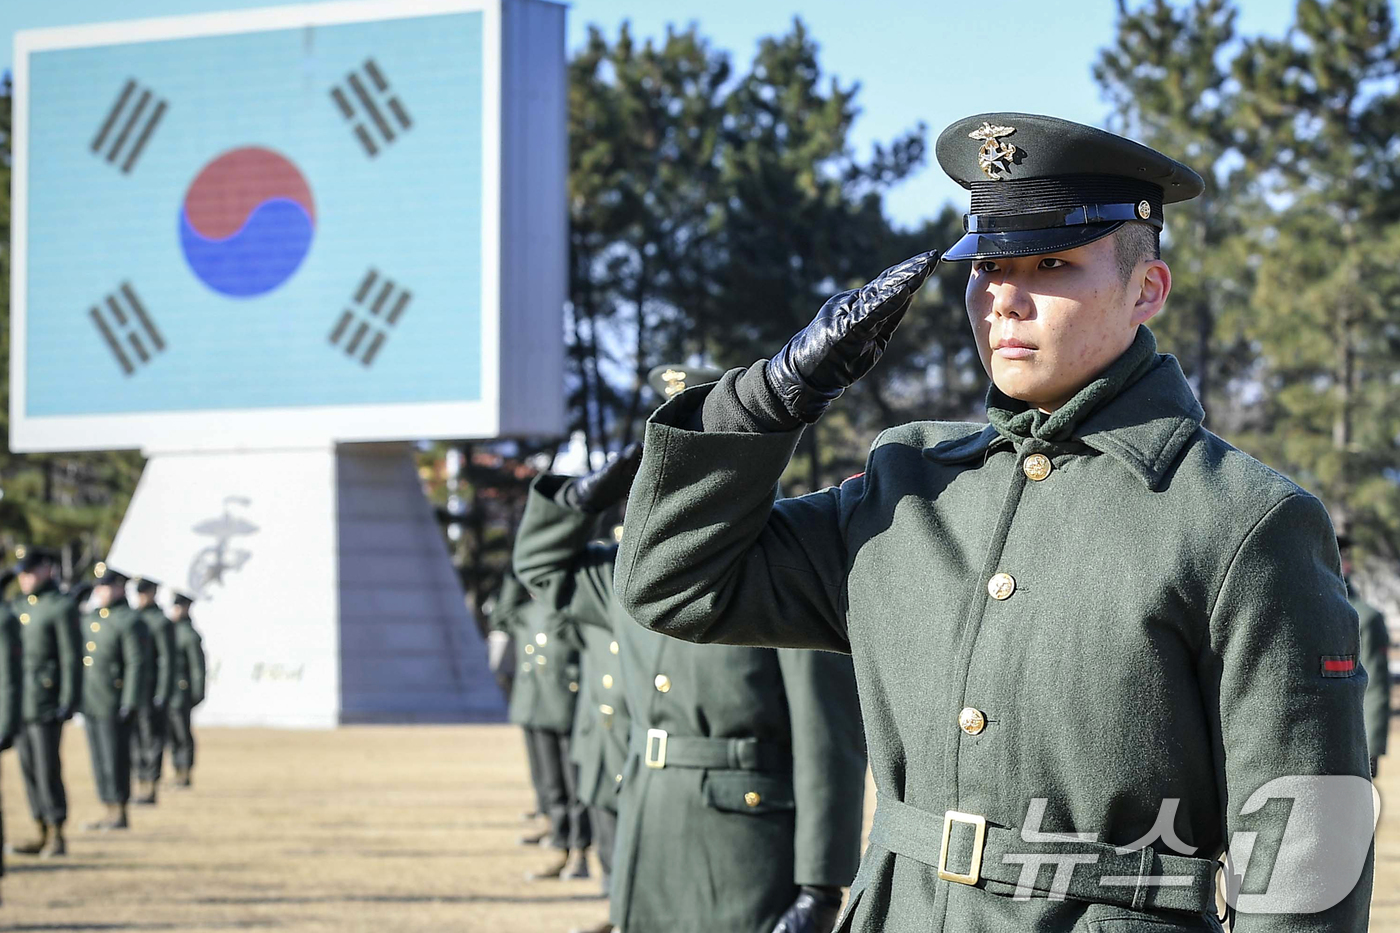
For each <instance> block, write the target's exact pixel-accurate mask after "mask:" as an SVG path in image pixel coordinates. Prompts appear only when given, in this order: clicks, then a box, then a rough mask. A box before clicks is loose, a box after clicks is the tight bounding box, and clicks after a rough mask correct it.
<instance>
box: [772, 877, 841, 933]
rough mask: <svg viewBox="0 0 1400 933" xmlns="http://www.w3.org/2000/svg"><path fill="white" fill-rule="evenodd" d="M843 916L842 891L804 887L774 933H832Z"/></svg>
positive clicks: (774, 929)
mask: <svg viewBox="0 0 1400 933" xmlns="http://www.w3.org/2000/svg"><path fill="white" fill-rule="evenodd" d="M840 915H841V889H840V888H818V887H811V886H809V885H803V886H802V890H801V891H800V892H799V893H798V895H797V900H795V901H793V902H792V906H791V907H789V908H788V909H787V912H786V913H784V914H783V915H782V916H781V917H779V918H778V925H777V926H775V927H774V928H773V933H831V931H832V930H834V929H836V921H837V919H838V918H839V917H840Z"/></svg>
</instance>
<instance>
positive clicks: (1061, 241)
mask: <svg viewBox="0 0 1400 933" xmlns="http://www.w3.org/2000/svg"><path fill="white" fill-rule="evenodd" d="M936 149H937V154H938V164H939V165H941V166H942V167H943V171H945V172H947V173H948V176H949V177H950V178H952V179H953V180H954V181H956V182H957V183H958V184H959V185H962V186H963V187H964V188H966V189H967V190H968V191H969V192H970V193H971V196H972V198H971V202H972V203H971V209H970V210H969V211H968V213H967V214H966V215H965V216H964V218H963V227H964V229H965V231H966V234H965V235H964V236H963V238H962V239H960V240H958V242H957V243H956V244H954V245H953V247H952V248H951V249H949V250H948V251H947V252H945V253H944V254H943V258H944V259H951V260H960V259H996V258H1002V257H1011V256H1035V255H1039V254H1041V253H1051V252H1057V251H1060V250H1066V249H1074V248H1076V247H1079V246H1084V245H1087V244H1089V243H1092V242H1094V241H1095V240H1098V239H1101V238H1103V237H1105V236H1108V235H1109V234H1110V233H1112V232H1113V231H1115V230H1117V229H1118V228H1119V227H1121V226H1123V224H1125V223H1129V222H1131V221H1140V222H1143V223H1148V224H1151V225H1152V226H1154V227H1156V228H1157V229H1158V230H1161V229H1162V226H1163V211H1162V206H1163V205H1164V204H1173V203H1175V202H1177V201H1187V200H1190V199H1191V198H1194V197H1196V196H1197V195H1199V194H1200V193H1201V192H1202V191H1204V190H1205V182H1203V181H1202V180H1201V176H1200V175H1197V174H1196V173H1195V172H1194V171H1192V170H1191V169H1190V168H1188V167H1187V166H1185V165H1183V164H1181V163H1180V162H1178V161H1176V160H1175V159H1173V158H1170V157H1168V156H1165V155H1163V154H1162V153H1160V152H1158V151H1156V150H1155V149H1149V148H1148V147H1147V146H1144V145H1142V144H1140V143H1136V142H1133V141H1132V140H1131V139H1125V138H1124V137H1122V136H1118V135H1115V134H1113V133H1110V132H1108V131H1106V130H1101V129H1098V128H1096V127H1092V126H1085V125H1084V124H1082V123H1074V122H1072V121H1069V120H1061V119H1059V118H1058V117H1047V116H1041V115H1039V114H1033V113H979V114H977V115H975V116H971V117H965V118H963V119H961V120H959V121H957V122H956V123H954V124H953V125H952V126H950V127H948V128H947V129H945V130H944V131H943V132H942V133H941V134H939V137H938V143H937V147H936Z"/></svg>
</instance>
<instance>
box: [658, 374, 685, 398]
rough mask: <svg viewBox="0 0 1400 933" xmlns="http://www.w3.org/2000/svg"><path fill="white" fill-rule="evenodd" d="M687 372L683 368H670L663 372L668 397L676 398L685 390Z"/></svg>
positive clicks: (662, 376)
mask: <svg viewBox="0 0 1400 933" xmlns="http://www.w3.org/2000/svg"><path fill="white" fill-rule="evenodd" d="M685 377H686V373H685V370H683V369H668V370H666V371H665V372H664V373H662V374H661V378H662V379H664V380H665V381H666V397H667V398H674V397H675V396H677V395H680V394H681V393H682V392H684V391H685Z"/></svg>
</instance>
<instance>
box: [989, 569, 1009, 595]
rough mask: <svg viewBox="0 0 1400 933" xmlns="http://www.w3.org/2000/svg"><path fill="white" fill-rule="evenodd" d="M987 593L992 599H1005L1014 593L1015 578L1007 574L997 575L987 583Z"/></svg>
mask: <svg viewBox="0 0 1400 933" xmlns="http://www.w3.org/2000/svg"><path fill="white" fill-rule="evenodd" d="M987 592H988V593H991V594H992V599H1006V598H1007V597H1009V596H1010V595H1011V594H1012V593H1014V592H1016V578H1015V577H1013V576H1012V575H1011V574H1009V573H999V574H996V575H994V576H993V577H992V578H991V579H990V580H988V581H987Z"/></svg>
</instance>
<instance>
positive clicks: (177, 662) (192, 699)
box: [167, 593, 204, 787]
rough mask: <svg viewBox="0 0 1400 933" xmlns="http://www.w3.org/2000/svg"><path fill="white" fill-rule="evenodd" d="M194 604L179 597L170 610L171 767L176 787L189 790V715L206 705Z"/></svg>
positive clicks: (191, 738) (191, 741)
mask: <svg viewBox="0 0 1400 933" xmlns="http://www.w3.org/2000/svg"><path fill="white" fill-rule="evenodd" d="M193 604H194V600H193V599H192V598H190V597H189V596H186V595H185V594H184V593H176V594H175V601H174V604H173V605H171V607H170V623H171V625H170V629H171V640H172V642H173V651H174V653H173V654H172V655H171V665H170V677H171V689H170V702H169V703H168V704H167V706H168V711H169V723H170V763H171V764H172V765H173V766H174V767H175V786H176V787H189V786H190V781H191V778H190V772H191V770H193V768H194V748H195V742H194V728H193V727H192V726H191V723H190V714H191V713H192V712H193V711H194V708H195V707H196V706H198V705H199V704H201V703H203V702H204V640H203V639H202V638H200V637H199V632H198V631H196V630H195V627H194V620H193V619H191V618H190V606H191V605H193Z"/></svg>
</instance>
